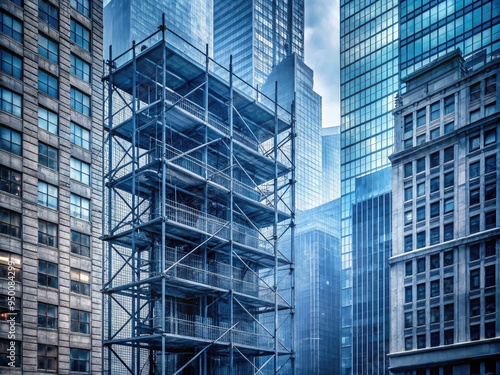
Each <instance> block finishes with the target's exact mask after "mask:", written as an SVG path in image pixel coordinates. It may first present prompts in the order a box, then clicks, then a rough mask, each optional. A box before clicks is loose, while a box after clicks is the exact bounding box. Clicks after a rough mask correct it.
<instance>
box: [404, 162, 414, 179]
mask: <svg viewBox="0 0 500 375" xmlns="http://www.w3.org/2000/svg"><path fill="white" fill-rule="evenodd" d="M412 174H413V165H412V163H411V162H410V163H406V164H405V166H404V176H405V178H406V177H410V176H411V175H412Z"/></svg>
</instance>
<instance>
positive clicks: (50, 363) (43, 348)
mask: <svg viewBox="0 0 500 375" xmlns="http://www.w3.org/2000/svg"><path fill="white" fill-rule="evenodd" d="M36 367H37V369H38V370H45V371H53V372H55V371H57V346H54V345H45V344H38V354H37V366H36Z"/></svg>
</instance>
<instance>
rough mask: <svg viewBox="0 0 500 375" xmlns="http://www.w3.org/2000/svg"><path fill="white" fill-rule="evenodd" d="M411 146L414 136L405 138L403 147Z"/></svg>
mask: <svg viewBox="0 0 500 375" xmlns="http://www.w3.org/2000/svg"><path fill="white" fill-rule="evenodd" d="M410 147H413V138H409V139H405V140H404V142H403V148H404V149H405V150H406V149H409V148H410Z"/></svg>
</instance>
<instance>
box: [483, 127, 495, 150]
mask: <svg viewBox="0 0 500 375" xmlns="http://www.w3.org/2000/svg"><path fill="white" fill-rule="evenodd" d="M496 142H497V129H496V128H493V129H490V130H487V131H485V132H484V145H485V146H489V145H491V144H493V143H496Z"/></svg>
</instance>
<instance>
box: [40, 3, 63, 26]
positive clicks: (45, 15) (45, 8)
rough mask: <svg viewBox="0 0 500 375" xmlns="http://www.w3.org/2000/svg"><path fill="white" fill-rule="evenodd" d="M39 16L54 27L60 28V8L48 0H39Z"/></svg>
mask: <svg viewBox="0 0 500 375" xmlns="http://www.w3.org/2000/svg"><path fill="white" fill-rule="evenodd" d="M38 18H40V19H41V20H42V21H43V22H45V23H47V24H48V25H50V26H52V27H53V28H54V29H59V10H57V8H56V7H54V6H52V5H51V4H50V3H49V2H47V1H46V0H38Z"/></svg>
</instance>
